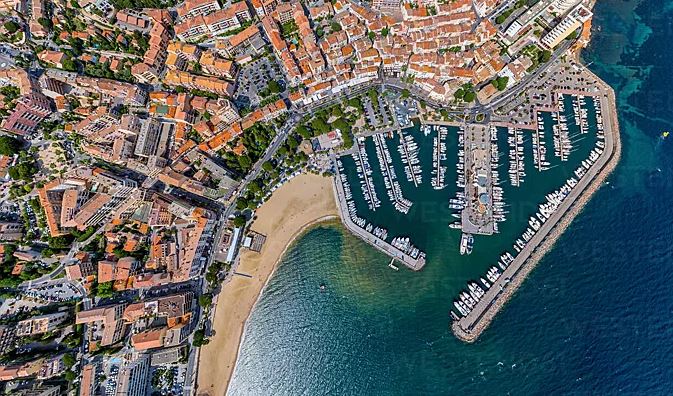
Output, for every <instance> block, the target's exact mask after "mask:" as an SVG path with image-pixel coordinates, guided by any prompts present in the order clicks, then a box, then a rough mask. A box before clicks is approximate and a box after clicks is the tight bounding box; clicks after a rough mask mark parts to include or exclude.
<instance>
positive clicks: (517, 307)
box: [230, 0, 673, 395]
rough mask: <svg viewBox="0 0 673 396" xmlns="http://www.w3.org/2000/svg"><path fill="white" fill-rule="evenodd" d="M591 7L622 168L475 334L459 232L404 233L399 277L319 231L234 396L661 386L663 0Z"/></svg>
mask: <svg viewBox="0 0 673 396" xmlns="http://www.w3.org/2000/svg"><path fill="white" fill-rule="evenodd" d="M594 11H595V14H596V15H595V17H594V32H593V38H592V44H591V46H590V47H589V49H588V50H587V51H585V52H584V54H583V57H584V59H585V62H586V63H588V64H590V66H589V67H590V68H591V69H592V70H593V71H594V72H596V73H597V74H598V75H599V76H600V77H601V78H603V79H604V80H605V81H606V82H608V83H609V84H610V85H612V86H613V88H614V89H615V92H616V94H617V101H618V110H619V118H620V124H621V132H622V144H623V153H622V160H621V162H620V165H619V166H618V167H617V169H616V170H615V172H614V174H613V175H612V176H611V177H610V178H609V179H608V183H609V184H606V185H604V186H603V188H601V190H599V191H598V192H597V193H596V195H594V197H593V198H592V200H591V201H590V202H589V204H588V205H587V206H586V207H585V209H584V210H583V212H582V213H581V214H580V215H579V216H578V218H576V219H575V221H574V222H573V223H572V225H571V226H570V228H569V229H568V230H567V231H566V233H565V234H564V235H563V236H562V237H561V238H560V239H559V240H558V241H557V243H556V245H555V247H554V249H553V250H552V251H551V252H549V253H548V254H547V256H546V257H545V258H544V259H543V260H542V261H541V262H540V263H539V264H538V266H537V268H536V269H535V270H534V271H533V273H532V274H531V276H530V277H529V278H528V279H527V280H526V282H524V284H523V286H522V287H521V288H520V289H519V291H518V292H517V293H516V294H515V296H514V297H513V298H512V300H511V301H510V303H509V304H508V305H507V306H506V307H505V309H503V310H502V311H501V312H500V313H499V314H498V316H497V318H496V319H495V320H494V321H493V323H492V324H491V326H490V327H489V328H488V329H487V330H486V331H485V332H484V333H483V334H482V336H481V337H480V339H479V340H478V341H477V342H476V343H475V344H471V345H468V344H463V343H461V342H460V341H458V340H457V339H456V338H455V337H454V336H453V335H452V333H451V332H450V329H449V326H448V325H449V318H448V310H449V309H450V308H451V305H452V304H451V301H452V299H453V298H454V297H455V291H456V288H457V287H460V285H461V284H464V282H465V281H466V280H468V279H470V278H473V277H474V276H475V269H477V273H478V271H479V267H480V266H487V265H489V264H491V263H490V259H489V258H488V257H485V256H487V253H483V252H482V253H480V247H482V250H484V249H483V248H484V246H488V244H489V242H488V241H487V240H485V239H484V238H477V240H476V241H475V252H474V253H473V254H472V256H474V257H471V258H465V259H464V260H463V261H461V260H454V259H453V257H455V256H456V254H455V251H456V246H457V242H458V238H459V234H456V231H455V230H449V229H448V228H447V227H446V226H445V225H444V226H443V227H442V230H443V229H446V230H445V231H442V232H441V233H438V232H431V231H432V230H430V231H423V230H421V231H419V230H414V229H411V230H407V229H404V232H407V233H409V234H410V235H409V236H411V237H412V238H413V237H416V239H418V243H417V244H418V245H419V246H421V247H422V248H423V249H425V250H426V251H427V252H428V264H427V266H426V268H425V269H424V270H423V271H422V272H420V273H413V272H411V271H407V270H403V269H401V270H400V271H398V272H395V271H392V270H391V269H390V268H388V267H387V262H388V260H387V258H386V257H385V256H383V255H382V254H380V253H378V252H377V251H375V250H374V249H372V248H370V247H369V246H367V245H366V244H365V243H364V242H362V241H360V240H358V239H357V238H355V237H353V236H351V235H350V234H349V233H348V232H346V231H345V230H344V229H343V228H342V227H341V226H339V225H336V224H335V225H328V226H321V227H318V228H315V229H313V230H311V231H310V232H308V233H307V234H306V235H305V236H304V237H302V238H301V239H300V240H298V241H297V242H296V243H295V244H294V245H293V246H292V247H291V248H290V249H289V250H288V252H287V254H286V255H285V257H284V259H283V260H282V263H281V264H280V266H279V268H278V271H277V272H276V274H275V275H274V277H273V278H272V279H271V280H270V282H269V285H268V286H267V288H266V289H265V290H264V294H263V295H262V298H261V299H260V301H259V304H258V305H257V307H256V308H255V310H254V311H253V313H252V315H251V318H250V322H249V325H248V326H247V330H246V336H245V342H244V343H243V346H242V349H241V354H240V357H239V360H238V364H237V368H236V370H235V373H234V377H233V379H232V383H231V387H230V393H231V394H235V395H271V394H273V395H282V394H306V395H316V394H351V395H367V394H383V395H420V394H457V393H459V392H461V393H463V392H470V393H472V394H505V393H512V394H543V393H550V392H554V393H564V394H615V393H618V392H619V393H626V394H634V393H638V394H669V393H670V390H671V389H672V388H673V359H671V353H672V352H673V330H672V329H673V326H672V324H673V323H672V322H673V319H672V318H671V317H672V314H673V293H671V292H670V290H669V285H670V282H671V281H672V280H673V265H672V262H673V260H672V259H673V257H672V256H673V243H671V242H672V237H673V209H672V207H673V205H672V203H673V177H672V172H673V159H672V158H673V147H672V145H673V142H671V141H669V140H667V139H664V138H662V137H661V134H662V132H663V131H666V130H671V131H673V93H672V92H673V74H671V70H673V57H671V56H670V53H671V49H672V48H671V44H670V43H672V42H673V29H672V24H673V1H670V0H667V1H661V0H647V1H637V0H631V1H624V0H601V1H599V2H598V4H597V5H596V8H595V10H594ZM669 139H671V138H669ZM547 140H551V136H550V135H549V136H548V137H547ZM388 145H389V148H390V149H391V151H393V150H396V147H395V145H392V144H391V143H389V144H388ZM502 150H503V148H501V152H502ZM372 154H373V153H372ZM372 154H370V159H373V157H372ZM552 155H553V152H550V151H549V150H548V153H547V156H548V157H551V156H552ZM527 156H530V154H529V153H527ZM449 158H451V157H450V156H449ZM374 169H376V168H374ZM452 169H453V164H452V163H450V164H449V168H448V169H447V178H448V180H447V185H448V186H449V187H448V188H453V189H455V184H454V181H453V179H452V177H453V172H452ZM424 171H425V175H424V179H425V182H424V183H425V184H426V185H427V186H429V176H430V171H431V169H430V168H429V167H428V166H426V167H425V169H424ZM375 173H376V172H375ZM527 173H529V176H528V178H527V180H526V182H525V183H529V184H535V185H537V184H538V182H535V181H534V180H533V179H532V178H531V177H530V173H531V172H527ZM398 176H400V177H401V178H402V179H404V175H403V173H402V168H399V169H398ZM403 181H404V182H406V179H404V180H403ZM506 181H507V180H506V179H503V183H505V182H506ZM525 183H524V184H525ZM356 186H358V185H356ZM358 187H359V186H358ZM403 188H404V186H403ZM356 193H357V190H356V191H354V195H356ZM409 195H411V194H409ZM510 197H511V195H510ZM379 198H380V199H381V200H382V202H387V196H386V195H381V194H380V196H379ZM409 198H411V199H412V200H414V202H415V204H414V205H415V207H416V208H417V210H418V209H420V208H421V207H422V206H423V205H425V206H431V204H427V203H426V204H424V203H423V199H424V198H423V197H422V196H421V197H409ZM431 198H432V197H431V196H429V197H428V198H426V199H427V200H430V201H432V199H431ZM505 199H508V197H507V193H506V195H505ZM412 210H413V209H412ZM427 210H431V209H427ZM410 215H411V216H413V213H410ZM512 217H514V219H513V220H512V223H515V222H516V221H515V220H516V218H518V216H512ZM412 218H413V217H412ZM401 219H404V218H402V217H401ZM401 221H404V220H401ZM429 228H433V227H429ZM436 229H437V230H439V229H440V228H439V226H437V227H436ZM399 232H402V231H399ZM502 233H505V231H504V230H503V231H502ZM416 235H418V236H416ZM503 247H504V245H503ZM498 253H499V251H498V249H495V253H494V254H498ZM438 257H439V258H438ZM484 261H489V262H484ZM475 267H476V268H475ZM322 283H324V284H325V285H326V286H327V289H326V290H325V291H324V292H320V290H319V285H320V284H322Z"/></svg>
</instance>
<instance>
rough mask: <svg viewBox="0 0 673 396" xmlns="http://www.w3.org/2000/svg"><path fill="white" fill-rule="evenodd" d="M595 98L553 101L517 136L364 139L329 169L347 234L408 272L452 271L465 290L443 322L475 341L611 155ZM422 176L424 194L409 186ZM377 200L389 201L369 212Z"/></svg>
mask: <svg viewBox="0 0 673 396" xmlns="http://www.w3.org/2000/svg"><path fill="white" fill-rule="evenodd" d="M590 94H591V95H590ZM595 95H597V93H596V92H593V93H591V92H590V93H587V94H586V95H580V94H579V93H577V92H566V91H562V92H554V93H552V94H551V95H550V96H551V98H552V104H551V105H546V106H544V107H543V108H541V109H540V110H538V111H536V112H534V115H533V118H532V120H533V122H532V124H526V125H511V124H509V125H507V124H506V125H502V124H498V123H495V124H489V123H448V122H447V123H439V122H438V123H432V122H421V123H418V124H414V125H413V126H412V127H409V128H405V129H402V130H398V131H391V130H383V131H380V132H376V131H371V132H370V131H367V132H365V133H364V134H363V135H362V136H360V137H359V138H358V139H357V147H356V148H355V149H353V150H350V151H348V152H342V153H340V157H339V159H338V160H337V161H338V164H339V166H338V178H337V180H338V181H339V182H338V183H335V186H336V187H335V191H337V194H338V195H341V196H340V199H339V202H340V207H341V208H343V209H342V213H343V215H344V216H346V218H345V223H346V225H347V227H348V228H349V229H355V231H354V233H356V234H357V235H359V236H361V238H362V239H363V240H365V241H367V242H368V243H370V244H372V245H374V246H376V247H377V248H378V249H379V250H380V251H382V252H384V253H386V254H387V255H388V256H389V257H391V258H394V259H396V260H397V261H399V262H401V263H403V264H405V265H406V266H407V267H408V268H411V269H414V270H417V269H420V268H422V266H423V265H425V263H426V260H428V259H430V260H431V262H434V263H437V264H441V263H438V260H439V261H444V262H445V263H444V265H450V266H451V267H452V268H454V267H455V268H456V269H458V268H461V269H462V271H463V272H462V273H461V274H463V273H464V274H465V275H460V276H461V277H463V276H464V279H466V280H468V279H469V280H468V281H467V283H463V284H462V285H461V286H460V287H459V288H458V289H454V288H455V286H451V289H452V290H454V291H455V294H454V293H451V294H452V295H454V296H455V299H449V302H450V304H451V305H452V307H451V310H450V312H449V315H448V316H450V317H451V318H452V320H453V325H452V328H453V331H454V333H455V334H456V335H457V336H458V338H460V339H463V340H466V341H471V340H474V339H476V337H478V334H479V333H480V332H481V331H482V330H483V328H485V327H486V326H487V324H488V322H489V321H490V318H492V317H493V316H494V315H495V312H497V309H498V307H499V306H501V304H502V301H505V300H506V299H507V298H508V296H509V295H511V293H512V292H513V290H514V289H515V284H516V282H520V278H521V277H522V276H523V274H525V273H526V272H525V269H526V268H528V267H527V265H529V266H532V264H530V263H531V260H530V257H535V256H534V252H538V253H539V246H542V245H541V244H542V243H545V241H547V240H548V239H549V238H548V236H549V235H551V234H550V233H551V232H555V231H554V230H558V228H557V224H559V221H560V219H561V218H562V217H563V213H565V212H566V211H567V209H568V207H569V206H570V205H571V202H572V201H573V200H575V199H577V198H576V196H577V195H579V194H580V193H581V191H584V190H585V189H586V188H587V184H588V183H589V182H590V180H592V178H594V177H595V172H596V169H600V168H601V166H602V165H601V164H603V163H604V161H605V156H606V155H610V154H609V153H608V150H607V147H608V146H609V144H611V143H610V142H609V141H608V139H607V133H606V132H605V131H606V130H608V129H609V126H607V125H606V123H605V120H604V117H603V113H604V110H603V108H605V104H603V103H602V101H601V100H599V98H598V97H595ZM599 104H600V105H599ZM549 136H552V138H551V139H549V138H548V137H549ZM391 144H393V145H397V150H390V149H389V147H390V145H391ZM550 150H553V151H554V155H553V156H551V155H550V154H548V153H549V152H550ZM451 161H455V164H456V165H455V167H452V166H449V165H448V164H450V163H451ZM427 166H430V167H431V173H430V175H431V176H430V180H431V182H430V183H425V184H424V183H422V182H419V179H417V177H416V176H419V178H420V177H422V171H423V169H424V168H426V167H427ZM414 167H416V168H414ZM401 168H403V169H405V175H406V176H407V177H399V175H398V174H397V173H396V169H401ZM367 170H369V172H367ZM447 172H448V174H447ZM452 172H455V175H454V174H452ZM447 178H448V179H449V180H451V179H453V180H454V181H455V185H454V184H453V183H449V184H447V183H445V182H444V181H445V180H447ZM524 181H525V182H524ZM443 182H444V183H443ZM352 186H355V187H356V188H360V189H362V190H363V192H362V193H356V192H354V191H351V190H352ZM358 186H359V187H358ZM380 194H385V195H388V197H389V199H388V200H386V202H379V203H378V205H376V206H372V205H370V203H371V202H376V200H374V199H372V198H371V197H377V196H381V195H380ZM510 212H513V214H512V213H510ZM381 230H385V235H383V236H382V234H381ZM549 240H551V239H549ZM438 241H439V243H438ZM547 243H551V242H547ZM441 258H444V259H443V260H442V259H441ZM447 258H450V259H447ZM526 263H528V264H526ZM391 268H392V267H391Z"/></svg>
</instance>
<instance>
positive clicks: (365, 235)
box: [332, 168, 425, 271]
mask: <svg viewBox="0 0 673 396" xmlns="http://www.w3.org/2000/svg"><path fill="white" fill-rule="evenodd" d="M340 180H341V174H340V172H339V170H338V168H337V173H336V177H334V178H333V184H332V186H333V188H334V196H335V197H336V203H337V208H338V210H339V215H340V216H341V221H342V222H343V224H344V226H345V227H346V229H348V230H349V231H350V232H352V233H353V234H355V235H356V236H358V237H360V238H361V239H362V240H363V241H365V242H367V243H368V244H369V245H371V246H373V247H375V248H376V249H378V250H379V251H380V252H382V253H384V254H386V255H388V256H389V257H390V258H392V259H395V260H397V261H399V262H401V263H402V264H404V265H405V266H407V267H408V268H409V269H411V270H413V271H420V270H421V269H422V268H423V266H424V265H425V257H424V256H419V257H418V258H413V257H411V256H409V255H408V254H406V253H404V252H403V251H401V250H400V249H398V248H396V247H394V246H393V245H391V244H389V243H388V242H386V241H384V240H383V239H381V238H378V237H376V236H375V235H373V234H372V233H370V232H367V231H366V230H364V229H363V228H361V227H359V226H358V225H357V224H355V223H354V222H353V220H352V219H351V217H350V216H349V214H348V204H347V202H346V196H345V193H344V189H343V185H342V184H341V181H340Z"/></svg>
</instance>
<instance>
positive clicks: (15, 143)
mask: <svg viewBox="0 0 673 396" xmlns="http://www.w3.org/2000/svg"><path fill="white" fill-rule="evenodd" d="M21 146H22V144H21V141H20V140H18V139H15V138H13V137H11V136H6V135H5V136H0V154H2V155H14V154H18V153H19V150H21Z"/></svg>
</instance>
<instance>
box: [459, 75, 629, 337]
mask: <svg viewBox="0 0 673 396" xmlns="http://www.w3.org/2000/svg"><path fill="white" fill-rule="evenodd" d="M584 71H585V72H586V73H587V74H591V76H592V77H593V78H594V79H595V84H596V86H597V87H599V89H597V90H596V91H595V92H591V93H584V94H585V95H591V96H594V98H595V99H596V100H599V101H600V107H601V112H602V114H603V115H604V117H603V121H604V133H605V135H604V136H605V149H604V151H603V153H602V154H601V156H600V157H599V158H598V159H597V160H596V162H595V163H594V164H593V166H592V167H591V168H590V169H589V170H588V171H587V173H586V175H585V176H584V177H582V178H581V179H580V180H579V182H578V183H577V185H576V187H575V188H573V189H572V191H571V192H570V194H569V195H568V196H567V197H566V199H564V201H563V202H562V203H561V205H560V206H559V207H558V209H557V210H556V211H555V212H554V213H553V214H552V215H551V216H550V217H549V219H548V220H547V221H546V222H545V223H544V224H543V225H542V227H540V229H539V230H538V232H537V233H535V235H534V236H533V237H532V238H531V240H530V241H528V243H527V244H526V245H525V246H524V247H523V249H522V250H521V252H520V253H519V255H517V256H516V258H515V259H514V260H513V261H512V263H510V264H509V266H508V267H507V268H506V269H505V270H504V271H503V273H502V275H501V276H500V277H499V278H498V280H497V281H496V282H494V284H492V285H491V287H490V288H489V289H488V290H487V291H486V293H485V294H484V296H483V297H482V298H481V299H480V300H479V302H478V303H477V304H476V305H475V306H474V308H473V309H472V310H471V311H470V313H469V314H468V315H466V316H464V317H462V318H461V319H459V320H456V321H454V322H453V324H452V325H451V327H452V330H453V333H454V334H455V335H456V337H458V338H459V339H460V340H463V341H465V342H474V341H476V340H477V338H478V337H479V336H480V335H481V333H482V332H483V331H484V330H485V329H486V328H487V327H488V325H489V324H490V323H491V321H492V320H493V318H494V317H495V315H496V314H497V313H498V311H499V310H500V309H501V308H502V307H503V306H504V305H505V304H506V303H507V301H508V300H509V298H511V296H512V295H513V294H514V292H515V291H516V289H517V288H518V287H519V286H520V285H521V283H522V282H523V281H524V280H525V278H526V276H527V275H528V274H529V273H530V272H531V271H532V270H533V268H534V267H535V265H536V264H537V262H538V261H539V260H540V259H541V258H542V257H543V256H544V254H545V253H546V252H547V251H548V250H549V249H550V248H551V247H552V246H553V244H554V243H555V241H556V239H557V238H558V237H559V236H560V235H561V234H562V233H563V232H564V231H565V229H566V228H567V227H568V225H569V224H570V223H571V222H572V220H573V219H574V218H575V216H577V214H579V212H580V211H581V210H582V208H583V207H584V205H585V204H586V203H587V202H588V201H589V199H590V198H591V196H592V195H593V193H594V192H596V191H597V190H598V189H599V188H600V187H601V185H602V184H603V183H604V181H605V179H606V178H607V177H608V175H609V174H610V173H611V172H612V170H613V169H614V168H615V166H616V165H617V163H618V162H619V157H620V150H621V141H620V137H619V124H618V119H617V111H616V107H615V105H614V103H615V96H614V91H613V90H612V88H610V87H609V86H608V85H607V84H606V83H605V82H603V81H602V80H600V79H599V78H598V77H597V76H595V75H593V74H592V73H590V72H589V71H588V70H584Z"/></svg>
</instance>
